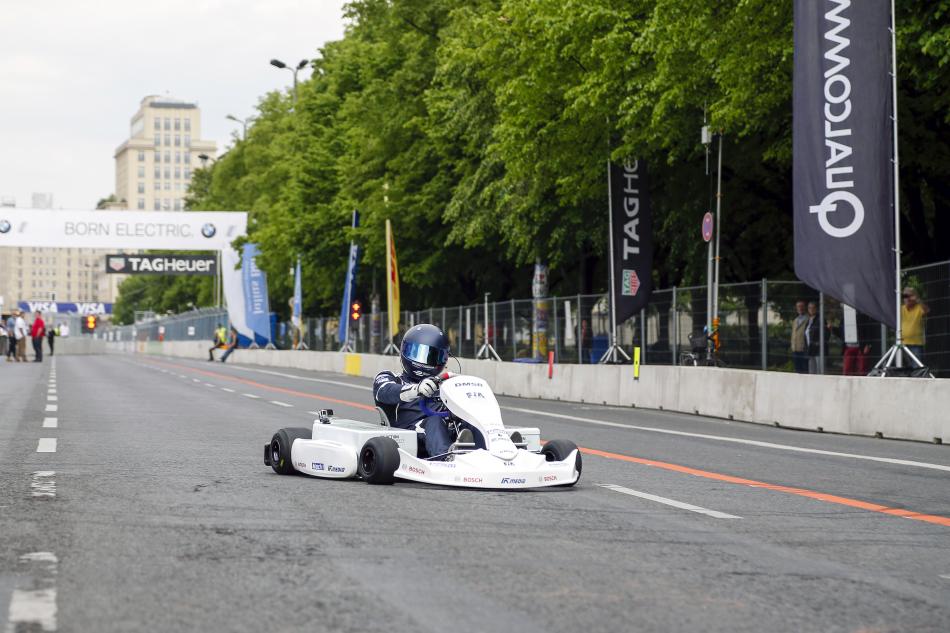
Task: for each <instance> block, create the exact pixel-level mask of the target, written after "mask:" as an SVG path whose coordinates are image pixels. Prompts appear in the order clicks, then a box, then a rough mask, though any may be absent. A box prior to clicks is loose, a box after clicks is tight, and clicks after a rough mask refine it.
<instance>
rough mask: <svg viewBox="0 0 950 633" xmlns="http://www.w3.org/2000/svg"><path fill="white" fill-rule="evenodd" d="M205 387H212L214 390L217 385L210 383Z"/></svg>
mask: <svg viewBox="0 0 950 633" xmlns="http://www.w3.org/2000/svg"><path fill="white" fill-rule="evenodd" d="M205 387H211V388H212V389H214V387H215V385H212V384H211V383H210V382H206V383H205Z"/></svg>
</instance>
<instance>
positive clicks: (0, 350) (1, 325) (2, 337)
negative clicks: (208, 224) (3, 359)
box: [0, 315, 9, 360]
mask: <svg viewBox="0 0 950 633" xmlns="http://www.w3.org/2000/svg"><path fill="white" fill-rule="evenodd" d="M7 343H9V341H8V337H7V320H6V319H4V318H3V316H2V315H0V356H6V355H7ZM7 360H9V359H7Z"/></svg>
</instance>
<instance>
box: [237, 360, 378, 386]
mask: <svg viewBox="0 0 950 633" xmlns="http://www.w3.org/2000/svg"><path fill="white" fill-rule="evenodd" d="M234 369H237V370H239V371H249V372H254V373H257V374H269V375H271V376H280V377H281V378H292V379H293V380H306V381H308V382H322V383H325V384H328V385H339V386H340V387H351V388H353V389H365V390H366V391H372V390H373V387H372V386H369V387H367V386H366V385H355V384H353V383H351V382H343V381H342V380H327V379H325V378H309V377H307V376H295V375H294V374H285V373H283V372H280V371H271V370H269V369H254V368H251V367H237V366H234Z"/></svg>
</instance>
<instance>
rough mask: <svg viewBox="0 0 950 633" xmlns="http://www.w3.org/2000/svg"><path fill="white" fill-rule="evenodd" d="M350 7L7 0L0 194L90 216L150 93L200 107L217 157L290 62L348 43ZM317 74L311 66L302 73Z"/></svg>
mask: <svg viewBox="0 0 950 633" xmlns="http://www.w3.org/2000/svg"><path fill="white" fill-rule="evenodd" d="M343 3H344V0H309V1H305V0H256V1H255V0H152V1H150V2H147V1H144V0H93V1H92V2H81V1H77V0H37V1H31V2H24V1H22V0H0V196H13V197H15V198H16V202H17V206H18V207H29V206H31V198H32V193H33V192H48V193H52V194H53V202H54V206H55V207H57V208H67V209H68V208H71V209H91V208H93V207H94V206H95V203H96V201H97V200H98V199H99V198H103V197H105V196H107V195H109V194H110V193H113V192H114V190H115V159H114V158H113V157H114V154H115V149H116V148H117V147H118V146H119V145H120V144H121V143H122V142H123V141H125V140H126V139H128V137H129V124H130V121H131V118H132V115H133V114H135V112H136V110H137V109H138V107H139V102H140V101H141V100H142V98H143V97H145V96H146V95H150V94H159V95H164V94H168V95H169V96H173V97H177V98H181V99H185V100H188V101H194V102H197V103H198V105H199V107H200V108H201V119H202V120H201V124H202V137H203V138H204V139H207V140H213V141H216V142H217V144H218V152H219V153H220V152H222V151H224V149H225V148H226V147H227V146H228V145H229V144H230V143H231V134H232V133H233V132H234V131H235V130H238V129H239V128H240V126H239V124H237V123H234V122H233V121H228V120H226V119H225V116H226V115H228V114H233V115H235V116H237V117H241V118H243V117H247V116H250V115H251V114H253V112H254V106H255V105H256V103H257V102H258V100H259V98H260V97H261V96H263V95H264V94H265V93H266V92H268V91H270V90H274V89H279V88H288V87H289V86H290V84H291V83H292V81H293V79H292V76H291V74H290V72H288V71H286V70H278V69H277V68H274V67H273V66H271V65H270V64H269V63H268V62H269V60H270V59H271V58H274V57H276V58H278V59H281V60H283V61H284V62H286V63H287V64H288V65H292V64H295V63H297V62H299V61H300V60H301V59H305V58H306V59H311V58H313V57H316V56H317V49H318V48H320V47H321V46H322V45H323V44H324V43H325V42H328V41H331V40H337V39H340V38H341V37H342V36H343V18H342V6H343ZM301 73H302V75H301V76H302V77H309V69H307V70H304V71H301Z"/></svg>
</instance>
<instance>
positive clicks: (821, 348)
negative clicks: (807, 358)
mask: <svg viewBox="0 0 950 633" xmlns="http://www.w3.org/2000/svg"><path fill="white" fill-rule="evenodd" d="M818 325H819V328H818V373H819V374H822V375H824V373H825V293H823V292H819V293H818Z"/></svg>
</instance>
